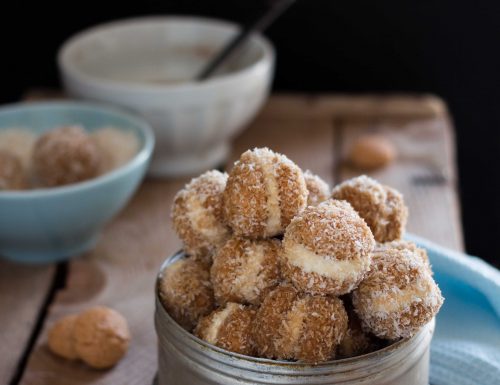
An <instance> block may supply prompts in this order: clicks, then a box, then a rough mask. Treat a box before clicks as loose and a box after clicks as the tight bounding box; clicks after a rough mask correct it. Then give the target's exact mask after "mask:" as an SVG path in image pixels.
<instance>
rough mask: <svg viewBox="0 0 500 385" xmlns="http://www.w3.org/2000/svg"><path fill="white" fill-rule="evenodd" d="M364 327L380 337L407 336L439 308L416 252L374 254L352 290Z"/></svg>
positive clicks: (439, 300) (437, 292)
mask: <svg viewBox="0 0 500 385" xmlns="http://www.w3.org/2000/svg"><path fill="white" fill-rule="evenodd" d="M352 302H353V305H354V308H355V310H356V313H357V314H358V316H359V318H360V319H361V321H362V323H363V327H364V328H365V329H367V330H370V331H371V332H372V333H373V334H375V335H376V336H377V337H379V338H384V339H390V340H394V339H397V338H400V337H410V336H412V335H413V334H415V333H416V332H417V331H418V330H419V329H420V328H421V327H422V326H423V325H425V324H426V323H428V322H429V321H430V320H431V319H432V318H433V317H434V316H435V315H436V313H437V312H438V311H439V308H440V307H441V305H442V303H443V297H442V296H441V291H440V290H439V287H438V286H437V284H436V283H435V282H434V280H433V279H432V275H431V272H430V269H429V268H428V266H427V265H426V263H425V261H423V260H422V257H421V255H419V253H418V252H415V251H411V250H409V249H403V250H398V249H389V250H383V251H377V252H375V253H374V254H373V261H372V266H371V270H370V273H369V274H368V275H367V277H366V278H365V279H364V280H363V282H361V283H360V284H359V286H358V288H357V289H356V290H354V291H353V293H352Z"/></svg>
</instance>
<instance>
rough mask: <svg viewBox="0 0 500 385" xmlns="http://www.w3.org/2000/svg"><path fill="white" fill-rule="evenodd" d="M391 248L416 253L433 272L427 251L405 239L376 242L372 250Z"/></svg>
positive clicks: (377, 251)
mask: <svg viewBox="0 0 500 385" xmlns="http://www.w3.org/2000/svg"><path fill="white" fill-rule="evenodd" d="M391 249H396V250H400V251H404V250H407V251H409V252H411V253H415V255H418V256H419V257H420V258H421V259H422V261H423V262H424V264H425V265H426V266H427V267H428V268H429V271H430V272H431V274H433V273H432V270H431V264H430V261H429V256H428V255H427V251H425V249H422V248H420V247H418V246H417V245H416V244H415V243H413V242H411V241H407V240H405V239H397V240H395V241H391V242H385V243H377V245H376V246H375V250H374V251H375V252H376V253H380V252H384V251H387V250H391Z"/></svg>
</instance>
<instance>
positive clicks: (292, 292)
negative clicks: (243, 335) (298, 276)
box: [254, 285, 347, 363]
mask: <svg viewBox="0 0 500 385" xmlns="http://www.w3.org/2000/svg"><path fill="white" fill-rule="evenodd" d="M346 329H347V314H346V311H345V309H344V305H343V304H342V301H341V300H340V299H338V298H335V297H323V296H311V295H309V294H305V293H299V292H298V291H297V290H296V289H295V288H294V287H293V286H291V285H283V286H278V287H277V288H276V289H275V290H273V291H272V292H270V293H269V294H268V295H267V297H266V298H265V299H264V301H263V303H262V305H261V307H260V309H259V310H258V311H257V315H256V317H255V322H254V339H255V343H256V346H257V352H258V353H259V355H260V356H262V357H267V358H275V359H285V360H299V361H304V362H309V363H319V362H323V361H327V360H329V359H331V358H332V357H334V354H335V347H336V346H337V345H338V344H339V343H340V341H342V339H343V338H344V334H345V332H346Z"/></svg>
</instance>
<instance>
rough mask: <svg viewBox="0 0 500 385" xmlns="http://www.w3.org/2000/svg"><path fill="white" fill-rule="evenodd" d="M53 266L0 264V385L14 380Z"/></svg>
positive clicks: (48, 284)
mask: <svg viewBox="0 0 500 385" xmlns="http://www.w3.org/2000/svg"><path fill="white" fill-rule="evenodd" d="M54 275H55V266H53V265H48V266H27V265H19V264H15V263H11V262H8V261H2V260H0V330H1V331H0V384H8V383H9V382H10V381H11V379H12V377H13V376H14V374H15V372H16V370H17V365H18V363H19V361H20V360H21V358H22V356H23V354H24V350H25V348H26V346H27V344H28V341H29V339H30V336H31V333H32V331H33V328H34V327H35V324H36V322H37V319H38V315H39V313H40V311H41V309H42V306H43V304H44V302H45V299H46V298H47V295H48V294H49V290H50V287H51V284H52V280H53V278H54Z"/></svg>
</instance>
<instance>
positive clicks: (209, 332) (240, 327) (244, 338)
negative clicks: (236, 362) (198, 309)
mask: <svg viewBox="0 0 500 385" xmlns="http://www.w3.org/2000/svg"><path fill="white" fill-rule="evenodd" d="M254 318H255V309H254V308H253V307H250V306H244V305H241V304H237V303H234V302H229V303H227V304H226V305H225V306H224V307H222V308H219V309H217V310H214V311H213V312H212V313H210V314H209V315H207V316H205V317H203V318H202V319H200V322H199V323H198V326H197V327H196V329H195V334H196V335H197V336H198V337H199V338H201V339H203V340H205V341H207V342H209V343H211V344H213V345H216V346H218V347H220V348H222V349H226V350H229V351H231V352H234V353H239V354H245V355H247V356H252V355H254V354H255V343H254V341H253V334H252V330H253V329H252V326H253V321H254Z"/></svg>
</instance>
